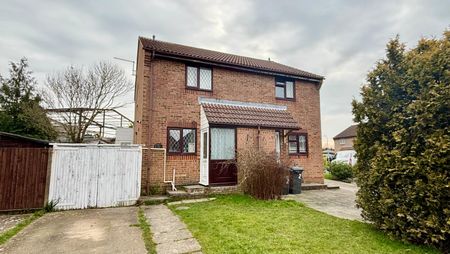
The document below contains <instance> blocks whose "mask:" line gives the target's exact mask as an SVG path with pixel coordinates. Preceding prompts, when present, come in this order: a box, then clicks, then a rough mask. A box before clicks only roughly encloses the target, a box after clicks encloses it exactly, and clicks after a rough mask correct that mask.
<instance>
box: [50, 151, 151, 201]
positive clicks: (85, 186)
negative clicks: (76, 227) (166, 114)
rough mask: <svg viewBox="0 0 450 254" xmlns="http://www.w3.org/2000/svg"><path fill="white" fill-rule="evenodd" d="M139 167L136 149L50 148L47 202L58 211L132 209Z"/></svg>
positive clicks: (140, 160) (137, 197)
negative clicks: (129, 206) (53, 203)
mask: <svg viewBox="0 0 450 254" xmlns="http://www.w3.org/2000/svg"><path fill="white" fill-rule="evenodd" d="M141 164H142V147H141V146H139V145H130V146H120V145H87V144H53V153H52V165H51V173H50V174H51V175H50V187H49V194H48V201H51V200H53V201H58V204H57V206H56V209H60V210H66V209H83V208H89V207H110V206H125V205H133V204H135V203H136V201H137V200H138V199H139V195H140V190H141Z"/></svg>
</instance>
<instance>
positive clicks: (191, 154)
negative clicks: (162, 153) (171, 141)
mask: <svg viewBox="0 0 450 254" xmlns="http://www.w3.org/2000/svg"><path fill="white" fill-rule="evenodd" d="M167 155H169V156H195V155H197V153H173V152H171V153H167Z"/></svg>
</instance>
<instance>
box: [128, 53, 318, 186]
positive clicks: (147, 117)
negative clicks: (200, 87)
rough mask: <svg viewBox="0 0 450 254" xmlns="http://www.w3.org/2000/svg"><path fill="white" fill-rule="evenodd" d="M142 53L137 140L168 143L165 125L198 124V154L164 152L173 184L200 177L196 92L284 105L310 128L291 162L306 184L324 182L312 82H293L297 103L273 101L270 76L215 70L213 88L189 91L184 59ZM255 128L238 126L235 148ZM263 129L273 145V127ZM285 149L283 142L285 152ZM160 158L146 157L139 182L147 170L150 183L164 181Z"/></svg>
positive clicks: (137, 97) (201, 94)
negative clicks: (303, 148)
mask: <svg viewBox="0 0 450 254" xmlns="http://www.w3.org/2000/svg"><path fill="white" fill-rule="evenodd" d="M146 53H147V57H146V58H145V61H141V60H142V59H144V57H142V54H143V51H139V52H138V54H139V56H138V70H137V82H136V91H137V96H136V124H135V134H136V135H135V141H136V142H137V143H142V144H145V145H147V146H148V147H153V145H154V144H156V143H161V144H162V145H163V147H166V140H167V136H166V135H167V127H182V126H196V127H197V155H196V156H181V157H180V156H168V160H167V161H168V163H167V169H168V170H167V172H168V175H167V176H169V175H170V177H171V172H172V168H173V167H175V168H176V181H177V184H192V183H198V180H199V151H200V137H199V135H200V133H199V127H200V106H199V104H198V97H199V96H202V97H212V98H218V99H226V100H234V101H242V102H255V103H269V104H278V105H285V106H287V107H288V110H289V111H290V112H291V114H292V116H293V117H294V118H295V119H296V120H297V121H298V122H299V124H300V126H301V127H302V129H303V130H304V131H307V132H308V145H309V147H308V149H309V154H308V156H293V157H290V158H291V159H292V163H293V164H297V165H301V166H303V167H304V168H305V182H318V183H322V182H323V166H322V150H321V132H320V95H319V90H318V88H317V85H316V84H314V83H310V82H306V81H300V80H296V82H295V85H296V101H286V100H277V99H276V98H275V87H274V82H275V81H274V77H273V76H268V75H258V74H254V73H247V72H238V71H234V70H228V69H223V68H213V91H212V92H204V91H195V90H188V89H186V87H185V64H184V63H181V62H174V61H169V60H162V59H153V60H151V61H150V58H149V53H148V52H146ZM149 130H152V131H149ZM256 131H257V130H256V129H238V139H239V140H238V146H239V143H240V142H241V141H242V140H240V139H241V137H240V136H241V135H239V133H241V134H242V135H244V134H245V135H244V136H245V137H247V136H248V137H251V136H254V135H255V133H256ZM262 132H263V133H264V135H263V136H264V139H267V142H265V144H266V145H265V146H267V147H275V138H274V131H273V130H262ZM269 133H270V135H269ZM250 134H251V135H250ZM286 149H287V147H286V146H285V147H284V148H283V150H286ZM151 153H153V151H152V152H151ZM159 160H160V158H159V157H158V158H156V157H155V156H153V155H152V156H149V155H148V154H146V155H145V157H144V162H143V174H142V176H143V181H142V183H143V185H145V183H146V180H147V175H146V172H147V170H148V169H149V171H150V172H151V173H150V177H149V178H148V179H149V180H150V184H159V183H160V182H161V181H162V180H161V179H162V168H161V165H160V162H159Z"/></svg>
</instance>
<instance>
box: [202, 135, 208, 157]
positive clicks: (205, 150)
mask: <svg viewBox="0 0 450 254" xmlns="http://www.w3.org/2000/svg"><path fill="white" fill-rule="evenodd" d="M207 158H208V133H207V132H204V133H203V159H207Z"/></svg>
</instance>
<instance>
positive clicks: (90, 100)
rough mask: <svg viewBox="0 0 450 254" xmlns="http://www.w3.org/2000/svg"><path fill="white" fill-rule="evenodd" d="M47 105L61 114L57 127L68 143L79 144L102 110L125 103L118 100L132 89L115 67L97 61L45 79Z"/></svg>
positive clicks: (71, 67)
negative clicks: (91, 64) (66, 136)
mask: <svg viewBox="0 0 450 254" xmlns="http://www.w3.org/2000/svg"><path fill="white" fill-rule="evenodd" d="M46 85H47V88H48V94H47V96H46V97H47V98H46V102H47V104H48V106H49V107H50V108H53V112H58V113H59V114H60V121H59V123H58V124H59V125H60V126H61V127H62V128H63V129H64V131H65V132H66V133H67V135H68V138H69V139H70V141H71V142H74V143H82V142H83V140H84V137H85V135H86V131H87V129H88V127H89V126H90V125H91V124H93V121H94V119H95V117H96V116H97V115H99V114H100V112H102V110H103V109H117V108H120V107H123V106H124V105H125V104H126V103H124V102H123V101H122V102H119V101H118V98H120V97H121V96H123V95H125V94H126V93H127V92H129V91H130V90H131V89H132V84H131V82H130V81H129V80H127V78H126V76H125V73H124V71H123V70H122V69H120V68H119V67H118V66H117V65H114V64H111V63H108V62H99V63H97V64H95V65H93V66H92V67H90V68H88V69H87V70H84V69H83V68H81V67H80V68H78V67H74V66H70V67H68V68H67V69H66V70H64V71H62V72H58V73H55V74H53V75H50V76H48V77H47V82H46Z"/></svg>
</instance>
